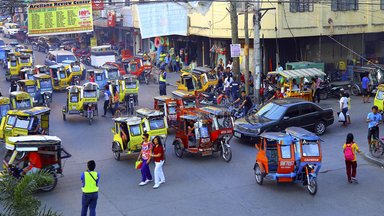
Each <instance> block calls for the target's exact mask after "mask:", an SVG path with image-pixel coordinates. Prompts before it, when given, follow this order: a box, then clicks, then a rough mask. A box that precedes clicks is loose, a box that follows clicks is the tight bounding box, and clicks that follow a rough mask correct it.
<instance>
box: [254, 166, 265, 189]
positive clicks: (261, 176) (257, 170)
mask: <svg viewBox="0 0 384 216" xmlns="http://www.w3.org/2000/svg"><path fill="white" fill-rule="evenodd" d="M255 180H256V182H257V184H259V185H262V184H263V181H264V174H263V172H262V171H261V168H260V166H259V164H255Z"/></svg>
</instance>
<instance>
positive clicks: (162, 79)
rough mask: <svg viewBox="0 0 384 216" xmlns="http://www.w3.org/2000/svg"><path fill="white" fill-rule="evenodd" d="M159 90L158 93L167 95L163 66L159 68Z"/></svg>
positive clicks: (165, 73)
mask: <svg viewBox="0 0 384 216" xmlns="http://www.w3.org/2000/svg"><path fill="white" fill-rule="evenodd" d="M159 90H160V95H167V72H166V71H165V67H164V66H162V67H161V68H160V75H159Z"/></svg>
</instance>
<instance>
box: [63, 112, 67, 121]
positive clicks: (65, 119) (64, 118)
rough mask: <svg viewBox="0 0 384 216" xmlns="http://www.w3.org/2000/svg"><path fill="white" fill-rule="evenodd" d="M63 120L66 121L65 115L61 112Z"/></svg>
mask: <svg viewBox="0 0 384 216" xmlns="http://www.w3.org/2000/svg"><path fill="white" fill-rule="evenodd" d="M63 120H64V121H67V118H66V117H65V114H64V113H63Z"/></svg>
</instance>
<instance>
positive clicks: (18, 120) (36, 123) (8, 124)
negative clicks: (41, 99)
mask: <svg viewBox="0 0 384 216" xmlns="http://www.w3.org/2000/svg"><path fill="white" fill-rule="evenodd" d="M50 112H51V110H50V109H49V108H48V107H33V108H31V109H27V110H9V111H8V113H7V115H6V116H4V117H3V118H2V120H1V125H0V139H3V140H5V141H6V143H7V142H8V138H9V137H16V136H27V135H36V134H42V135H49V114H50Z"/></svg>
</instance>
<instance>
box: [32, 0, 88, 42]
mask: <svg viewBox="0 0 384 216" xmlns="http://www.w3.org/2000/svg"><path fill="white" fill-rule="evenodd" d="M91 31H93V19H92V5H91V0H77V1H74V0H72V1H60V2H44V3H33V4H29V5H28V34H29V36H39V35H59V34H72V33H81V32H91Z"/></svg>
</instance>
